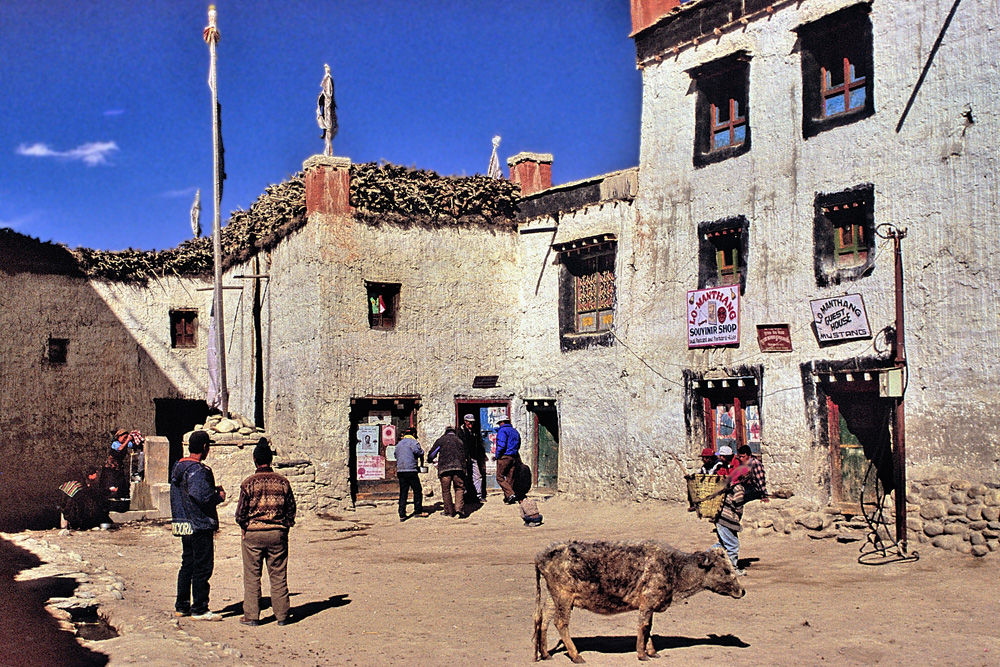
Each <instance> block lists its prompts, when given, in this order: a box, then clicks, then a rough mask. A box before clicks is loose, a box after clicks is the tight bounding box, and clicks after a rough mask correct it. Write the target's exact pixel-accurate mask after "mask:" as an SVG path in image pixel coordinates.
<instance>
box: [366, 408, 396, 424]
mask: <svg viewBox="0 0 1000 667" xmlns="http://www.w3.org/2000/svg"><path fill="white" fill-rule="evenodd" d="M391 420H392V413H391V412H389V411H388V410H370V411H369V412H368V423H369V424H389V423H391Z"/></svg>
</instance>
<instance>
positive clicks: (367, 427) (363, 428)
mask: <svg viewBox="0 0 1000 667" xmlns="http://www.w3.org/2000/svg"><path fill="white" fill-rule="evenodd" d="M378 431H379V427H378V424H361V425H360V426H358V448H357V453H358V460H359V461H360V460H361V457H362V456H376V455H378ZM359 465H360V464H359ZM358 479H361V478H360V477H359V478H358Z"/></svg>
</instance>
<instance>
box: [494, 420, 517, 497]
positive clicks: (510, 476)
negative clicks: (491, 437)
mask: <svg viewBox="0 0 1000 667" xmlns="http://www.w3.org/2000/svg"><path fill="white" fill-rule="evenodd" d="M520 450H521V434H520V433H518V432H517V429H516V428H514V427H513V426H511V425H510V419H507V418H504V419H501V420H500V428H499V429H497V449H496V459H497V484H499V485H500V488H501V489H503V501H504V502H505V503H506V504H508V505H513V504H514V503H516V502H517V494H515V493H514V472H515V471H516V470H517V465H518V463H520V461H521V455H520V454H519V452H520Z"/></svg>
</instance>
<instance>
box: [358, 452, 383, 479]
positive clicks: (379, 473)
mask: <svg viewBox="0 0 1000 667" xmlns="http://www.w3.org/2000/svg"><path fill="white" fill-rule="evenodd" d="M373 479H385V457H384V456H358V480H373Z"/></svg>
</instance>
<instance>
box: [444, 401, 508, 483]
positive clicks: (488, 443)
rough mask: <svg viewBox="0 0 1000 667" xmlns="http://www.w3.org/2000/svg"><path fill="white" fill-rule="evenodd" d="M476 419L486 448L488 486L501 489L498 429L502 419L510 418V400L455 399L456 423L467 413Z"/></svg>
mask: <svg viewBox="0 0 1000 667" xmlns="http://www.w3.org/2000/svg"><path fill="white" fill-rule="evenodd" d="M469 414H471V415H472V416H473V417H474V418H475V419H474V422H475V427H474V429H475V430H476V431H477V432H478V433H479V437H480V438H481V439H482V442H483V449H485V450H486V488H487V490H489V489H499V488H500V485H499V484H497V461H496V448H497V429H498V428H500V420H501V419H504V418H505V417H506V418H508V419H509V418H510V402H509V401H504V400H495V399H469V398H456V399H455V423H456V424H460V423H461V422H462V418H463V417H464V416H465V415H469Z"/></svg>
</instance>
